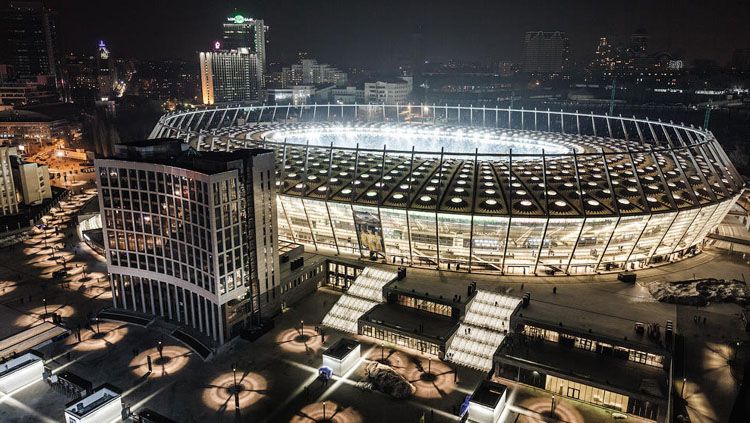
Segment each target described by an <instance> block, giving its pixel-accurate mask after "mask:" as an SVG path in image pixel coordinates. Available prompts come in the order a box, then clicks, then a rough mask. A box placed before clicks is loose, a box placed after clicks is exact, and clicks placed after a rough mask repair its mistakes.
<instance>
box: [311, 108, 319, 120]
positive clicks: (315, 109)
mask: <svg viewBox="0 0 750 423" xmlns="http://www.w3.org/2000/svg"><path fill="white" fill-rule="evenodd" d="M317 114H318V103H315V104H313V117H312V121H313V122H315V117H316V116H317Z"/></svg>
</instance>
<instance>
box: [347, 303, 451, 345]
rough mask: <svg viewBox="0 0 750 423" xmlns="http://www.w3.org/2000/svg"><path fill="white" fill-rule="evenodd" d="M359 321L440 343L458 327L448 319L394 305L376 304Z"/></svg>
mask: <svg viewBox="0 0 750 423" xmlns="http://www.w3.org/2000/svg"><path fill="white" fill-rule="evenodd" d="M360 320H366V321H370V322H372V323H375V324H379V325H382V326H386V327H389V328H393V329H396V330H398V331H400V332H403V333H409V334H412V335H414V336H416V337H421V338H431V339H433V340H438V341H440V342H445V341H446V340H448V338H449V337H450V336H451V334H452V333H453V332H454V331H455V330H456V328H457V327H458V322H456V321H453V320H452V319H451V318H449V317H444V316H440V315H437V314H434V313H429V312H426V311H420V310H416V309H412V308H407V307H402V306H398V305H395V304H378V305H376V306H375V307H373V308H372V309H371V310H370V311H369V312H367V313H365V314H364V315H363V316H362V318H361V319H360ZM420 325H421V329H422V330H421V331H420Z"/></svg>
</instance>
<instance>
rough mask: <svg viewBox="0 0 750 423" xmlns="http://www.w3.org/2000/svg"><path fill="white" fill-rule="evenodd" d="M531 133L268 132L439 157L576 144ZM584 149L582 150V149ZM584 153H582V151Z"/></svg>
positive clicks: (402, 129)
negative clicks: (443, 154) (442, 155)
mask: <svg viewBox="0 0 750 423" xmlns="http://www.w3.org/2000/svg"><path fill="white" fill-rule="evenodd" d="M530 135H531V134H527V133H518V132H515V131H506V130H502V129H494V130H493V129H488V128H461V127H450V126H442V125H419V126H417V125H409V124H402V125H383V124H377V123H376V124H358V123H349V124H341V123H329V124H316V125H310V124H306V125H284V126H282V127H280V128H278V129H273V130H269V131H267V132H265V133H264V134H263V137H264V138H265V139H266V140H269V141H273V142H281V143H283V142H286V143H288V144H300V145H305V144H307V143H309V144H310V145H311V146H325V147H328V146H330V145H332V144H333V146H334V147H351V146H356V145H359V148H361V149H364V150H383V149H384V148H385V149H390V150H392V151H393V150H405V151H408V152H410V151H411V150H412V148H414V149H415V151H417V152H420V154H422V155H425V154H427V155H436V154H437V155H439V154H440V151H441V150H443V151H444V152H448V153H463V154H467V153H468V155H473V154H474V151H475V150H476V149H479V151H481V152H482V153H489V154H508V153H509V152H510V151H513V152H514V153H515V154H518V155H524V154H541V153H542V150H544V151H545V153H548V154H570V153H572V151H573V147H574V146H573V145H572V144H568V143H564V142H560V141H557V140H550V139H549V138H550V137H548V136H545V134H543V133H538V134H535V135H536V136H530ZM581 150H582V149H581ZM579 152H580V151H579Z"/></svg>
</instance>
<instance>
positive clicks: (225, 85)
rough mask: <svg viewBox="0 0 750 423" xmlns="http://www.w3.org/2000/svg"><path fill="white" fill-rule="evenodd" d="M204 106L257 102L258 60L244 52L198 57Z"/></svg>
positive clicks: (221, 52)
mask: <svg viewBox="0 0 750 423" xmlns="http://www.w3.org/2000/svg"><path fill="white" fill-rule="evenodd" d="M199 56H200V72H201V94H202V97H203V104H215V103H226V102H243V101H255V100H258V96H259V90H260V84H259V82H258V75H259V72H260V65H259V57H258V55H257V54H255V53H251V52H250V51H249V50H248V49H246V48H240V49H238V50H216V51H211V52H202V53H200V55H199Z"/></svg>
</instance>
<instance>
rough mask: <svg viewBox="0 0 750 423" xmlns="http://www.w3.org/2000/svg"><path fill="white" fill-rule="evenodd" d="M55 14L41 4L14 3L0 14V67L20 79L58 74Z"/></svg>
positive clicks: (53, 76)
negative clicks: (7, 67)
mask: <svg viewBox="0 0 750 423" xmlns="http://www.w3.org/2000/svg"><path fill="white" fill-rule="evenodd" d="M55 39H56V34H55V13H54V12H53V11H51V10H50V9H49V8H47V7H45V5H44V3H43V2H41V1H12V2H10V3H9V4H8V7H6V8H4V9H2V10H0V63H3V64H10V65H12V66H13V68H14V71H15V74H16V76H17V77H18V78H21V79H27V78H35V77H37V76H40V75H47V76H51V77H52V78H53V79H54V78H55V76H56V74H57V60H56V56H55Z"/></svg>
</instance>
